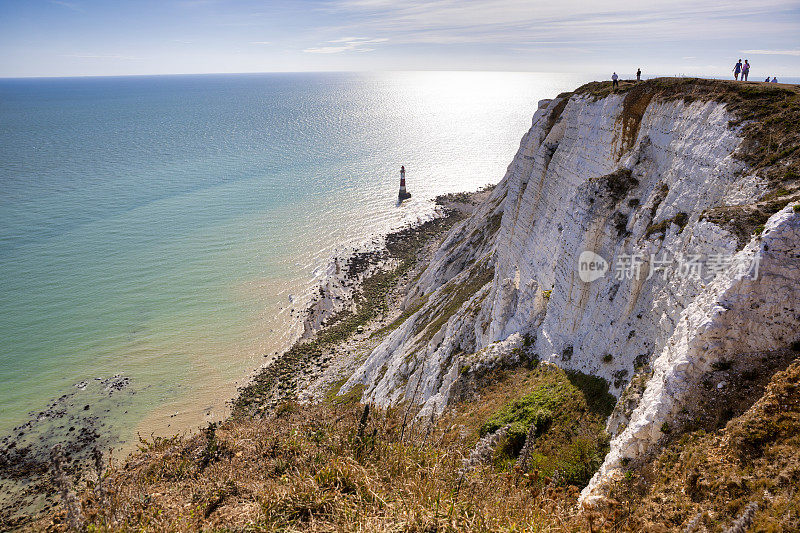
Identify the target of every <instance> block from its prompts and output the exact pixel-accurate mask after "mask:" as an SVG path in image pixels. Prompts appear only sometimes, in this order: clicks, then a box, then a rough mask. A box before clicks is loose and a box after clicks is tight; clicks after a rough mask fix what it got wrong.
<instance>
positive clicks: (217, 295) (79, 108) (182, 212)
mask: <svg viewBox="0 0 800 533" xmlns="http://www.w3.org/2000/svg"><path fill="white" fill-rule="evenodd" d="M579 81H581V80H578V79H577V78H576V77H574V76H566V75H559V76H552V75H547V76H546V75H542V74H518V73H447V72H426V73H391V74H264V75H207V76H158V77H124V78H73V79H30V80H0V184H1V185H2V187H1V188H0V281H1V282H2V291H0V316H1V317H2V319H0V338H2V343H1V344H0V431H2V432H5V431H8V430H9V429H10V428H12V427H13V426H15V425H17V424H19V423H20V422H22V421H24V420H25V419H26V417H27V416H28V414H29V413H30V412H38V411H39V410H41V409H42V408H43V407H45V405H47V403H48V401H49V400H51V399H52V398H56V397H58V396H60V395H61V394H63V393H65V392H69V391H74V390H75V388H74V384H76V383H78V382H80V381H82V380H86V379H88V380H91V379H93V378H96V377H99V378H107V377H109V376H112V375H114V374H122V375H124V376H127V377H130V378H131V385H130V386H129V388H130V391H131V394H130V396H129V397H128V398H127V400H126V402H124V405H122V406H120V407H119V408H118V411H117V412H112V413H110V415H109V417H110V419H111V420H110V422H109V424H110V425H112V426H115V427H116V428H117V430H118V431H119V432H120V434H121V435H122V436H123V438H128V437H130V436H131V435H132V434H133V432H134V431H142V432H143V433H145V434H148V433H149V432H150V431H166V432H169V431H174V430H177V429H183V428H186V427H191V426H192V425H196V424H199V423H202V422H203V421H204V420H206V419H209V418H214V417H220V416H223V415H224V402H225V400H226V399H228V398H230V397H231V395H232V394H233V393H234V392H235V384H236V383H237V382H239V383H241V381H242V380H243V379H246V377H247V376H248V374H249V373H250V372H252V371H253V369H255V368H257V367H258V366H259V365H260V364H262V362H263V361H264V360H265V359H264V356H265V355H268V354H270V353H273V352H274V351H275V350H277V349H279V348H280V346H282V345H283V344H285V343H286V342H287V341H288V340H290V339H291V336H292V333H293V331H294V330H293V327H296V325H295V324H294V320H295V319H294V318H293V317H292V316H291V315H290V313H289V310H290V307H291V306H290V304H289V295H290V294H291V295H295V296H298V295H300V296H301V295H303V294H304V293H305V292H306V291H308V290H309V287H311V285H312V283H313V281H314V278H315V274H316V273H318V272H319V270H320V268H321V267H323V266H324V265H325V264H326V263H327V261H328V260H329V258H330V257H331V255H332V254H334V253H338V252H340V251H341V250H342V249H343V248H344V247H346V246H349V245H355V244H358V243H359V242H362V241H364V240H365V239H368V238H369V237H370V236H371V235H374V234H377V233H382V232H386V231H388V230H390V229H392V228H395V227H398V226H399V225H402V224H403V223H406V222H408V221H413V220H415V219H416V218H417V217H420V216H425V215H426V214H428V213H429V212H430V211H431V209H432V204H431V202H430V199H431V198H433V197H434V196H436V195H437V194H440V193H444V192H453V191H462V190H472V189H475V188H477V187H479V186H481V185H484V184H487V183H494V182H497V181H498V180H499V179H500V178H501V177H502V176H503V173H504V171H505V168H506V166H507V165H508V164H509V162H510V161H511V157H512V155H513V154H514V152H515V151H516V149H517V147H518V144H519V139H520V137H521V135H522V134H523V133H524V131H525V130H526V129H527V128H528V127H529V124H530V119H531V116H532V114H533V112H534V110H535V108H536V103H537V100H539V99H540V98H546V97H553V96H554V95H556V94H558V93H559V92H561V91H564V90H568V89H571V88H573V87H574V86H575V85H576V84H577V83H578V82H579ZM401 164H404V165H405V166H406V169H407V178H408V186H409V190H410V191H411V192H412V193H413V194H414V197H413V198H412V201H411V202H407V203H405V204H404V205H403V206H401V207H398V206H397V205H396V195H397V182H398V172H397V171H398V169H399V166H400V165H401ZM295 301H296V302H297V301H302V298H297V299H296V300H295ZM134 393H135V394H134Z"/></svg>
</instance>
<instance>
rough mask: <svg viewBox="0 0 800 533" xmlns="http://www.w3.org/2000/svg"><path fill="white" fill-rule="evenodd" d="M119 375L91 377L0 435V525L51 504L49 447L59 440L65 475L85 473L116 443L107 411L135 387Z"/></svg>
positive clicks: (15, 523) (16, 522) (122, 404)
mask: <svg viewBox="0 0 800 533" xmlns="http://www.w3.org/2000/svg"><path fill="white" fill-rule="evenodd" d="M130 385H131V379H130V378H129V377H127V376H123V375H119V374H118V375H115V376H111V377H107V378H101V377H95V378H92V379H85V380H83V381H81V382H79V383H76V384H75V386H74V387H75V389H74V390H72V391H70V392H67V393H65V394H63V395H61V396H60V397H58V398H56V399H54V400H52V401H51V402H50V403H48V405H47V407H46V408H45V409H44V410H42V411H39V412H33V413H31V414H30V416H29V418H28V420H27V421H26V422H24V423H23V424H21V425H19V426H17V427H15V428H14V429H13V431H11V432H9V433H8V434H6V435H4V436H3V437H2V439H0V529H2V530H4V531H5V530H9V529H13V528H17V527H19V526H21V525H23V524H24V523H25V522H26V521H27V520H28V519H29V514H30V513H34V512H37V511H40V510H43V509H44V510H47V509H50V508H52V507H53V506H54V505H55V503H56V500H55V495H56V493H57V491H58V487H57V486H56V485H55V484H54V482H53V478H52V475H51V471H52V469H53V453H52V451H53V447H54V446H59V447H60V451H61V454H60V455H61V456H62V457H63V460H62V461H61V468H62V469H63V471H64V474H65V476H66V478H67V479H70V480H78V479H80V478H83V477H85V475H86V474H87V473H88V472H90V471H91V469H92V468H93V465H95V463H96V462H97V460H96V457H97V455H98V454H99V455H100V456H101V457H102V456H103V455H104V454H105V453H106V452H107V451H108V450H109V449H111V448H113V447H114V446H116V445H118V444H119V442H120V440H119V434H118V430H117V429H116V428H114V427H113V423H112V421H111V419H110V415H111V413H112V411H114V410H120V409H126V408H127V405H128V403H129V402H130V397H131V395H133V394H135V391H134V390H133V389H132V388H131V387H130Z"/></svg>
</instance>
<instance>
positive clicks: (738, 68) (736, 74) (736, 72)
mask: <svg viewBox="0 0 800 533" xmlns="http://www.w3.org/2000/svg"><path fill="white" fill-rule="evenodd" d="M741 71H742V60H741V59H740V60H739V62H738V63H736V64H735V65H734V66H733V79H735V80H736V81H739V73H740V72H741ZM742 79H744V76H742Z"/></svg>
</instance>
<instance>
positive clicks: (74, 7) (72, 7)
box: [50, 0, 83, 11]
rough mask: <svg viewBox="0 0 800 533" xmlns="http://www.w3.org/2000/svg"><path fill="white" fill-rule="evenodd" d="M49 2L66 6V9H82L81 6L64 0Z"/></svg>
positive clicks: (51, 0)
mask: <svg viewBox="0 0 800 533" xmlns="http://www.w3.org/2000/svg"><path fill="white" fill-rule="evenodd" d="M50 3H51V4H54V5H57V6H61V7H66V8H67V9H71V10H73V11H83V9H82V8H81V6H79V5H78V4H75V3H73V2H64V1H63V0H50Z"/></svg>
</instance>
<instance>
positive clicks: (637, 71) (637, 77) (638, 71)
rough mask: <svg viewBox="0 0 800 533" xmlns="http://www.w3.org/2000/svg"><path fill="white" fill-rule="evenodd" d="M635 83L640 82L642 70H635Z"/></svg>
mask: <svg viewBox="0 0 800 533" xmlns="http://www.w3.org/2000/svg"><path fill="white" fill-rule="evenodd" d="M636 81H642V69H640V68H637V69H636Z"/></svg>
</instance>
